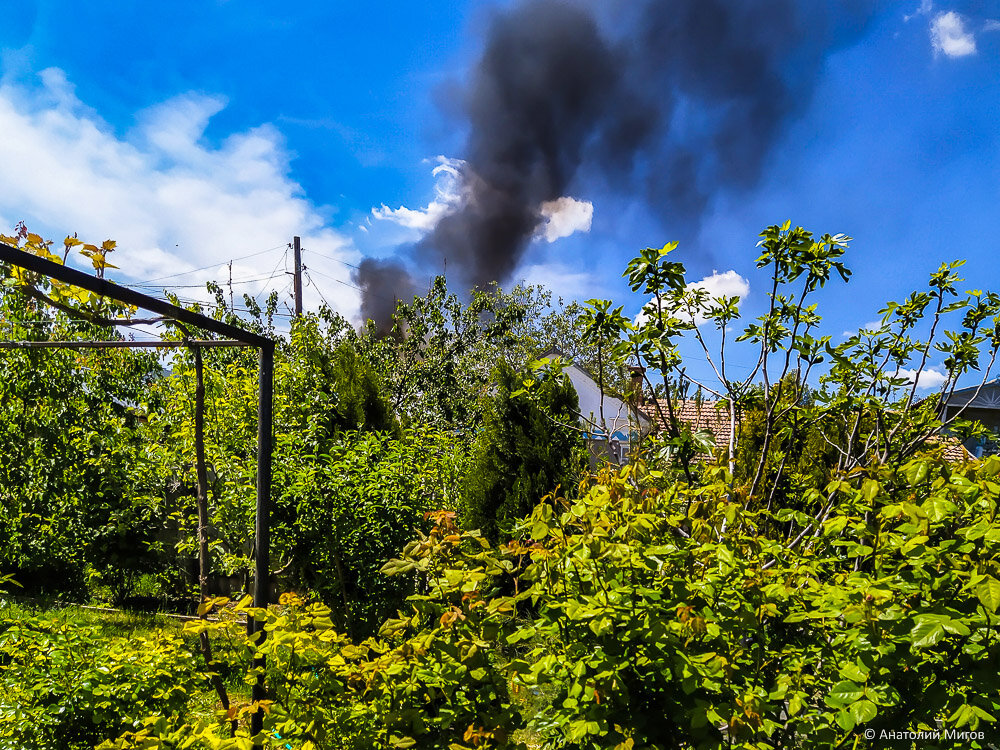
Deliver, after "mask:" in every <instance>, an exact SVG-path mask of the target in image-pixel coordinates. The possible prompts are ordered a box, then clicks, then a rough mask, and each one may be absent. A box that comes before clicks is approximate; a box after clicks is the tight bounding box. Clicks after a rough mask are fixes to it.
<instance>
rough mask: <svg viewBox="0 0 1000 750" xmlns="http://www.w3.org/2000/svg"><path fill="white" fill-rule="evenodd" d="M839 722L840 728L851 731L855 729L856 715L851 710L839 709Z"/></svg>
mask: <svg viewBox="0 0 1000 750" xmlns="http://www.w3.org/2000/svg"><path fill="white" fill-rule="evenodd" d="M837 723H838V724H839V725H840V728H841V729H843V730H844V731H845V732H850V731H851V730H852V729H854V724H855V722H854V716H852V715H851V712H850V711H838V712H837Z"/></svg>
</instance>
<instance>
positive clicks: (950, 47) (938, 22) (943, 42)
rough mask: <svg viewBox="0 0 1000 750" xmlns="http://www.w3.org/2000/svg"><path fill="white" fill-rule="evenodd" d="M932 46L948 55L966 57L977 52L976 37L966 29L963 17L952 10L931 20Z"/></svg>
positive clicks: (938, 51)
mask: <svg viewBox="0 0 1000 750" xmlns="http://www.w3.org/2000/svg"><path fill="white" fill-rule="evenodd" d="M931 47H933V48H934V52H935V53H942V54H944V55H947V56H948V57H965V56H966V55H973V54H975V52H976V38H975V37H974V36H973V35H972V33H971V32H969V31H966V29H965V22H964V21H963V20H962V17H961V16H960V15H958V13H956V12H955V11H953V10H950V11H948V12H947V13H939V14H938V15H936V16H935V17H934V19H933V20H932V21H931Z"/></svg>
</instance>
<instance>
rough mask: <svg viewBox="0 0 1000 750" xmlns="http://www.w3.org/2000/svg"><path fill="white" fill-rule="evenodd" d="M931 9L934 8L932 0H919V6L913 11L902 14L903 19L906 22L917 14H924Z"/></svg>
mask: <svg viewBox="0 0 1000 750" xmlns="http://www.w3.org/2000/svg"><path fill="white" fill-rule="evenodd" d="M932 10H934V2H933V0H920V5H919V7H918V8H917V9H916V10H915V11H913V13H911V14H909V15H904V16H903V21H904V22H906V23H909V22H910V21H912V20H913V19H914V18H916V17H917V16H926V15H927V14H928V13H930V12H931V11H932Z"/></svg>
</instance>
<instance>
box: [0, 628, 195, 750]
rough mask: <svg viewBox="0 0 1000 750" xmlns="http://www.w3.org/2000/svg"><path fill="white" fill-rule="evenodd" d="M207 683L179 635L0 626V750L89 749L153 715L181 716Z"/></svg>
mask: <svg viewBox="0 0 1000 750" xmlns="http://www.w3.org/2000/svg"><path fill="white" fill-rule="evenodd" d="M205 685H206V681H205V679H204V677H203V676H201V675H200V674H199V672H198V670H197V667H196V661H195V655H194V654H193V653H192V652H191V651H190V650H189V649H188V648H187V646H186V645H185V643H184V641H183V639H182V638H181V636H180V635H177V634H170V633H159V634H155V635H153V636H143V637H137V638H133V637H120V638H111V639H107V638H106V637H105V636H104V635H103V634H102V632H101V629H100V628H98V627H96V626H94V625H86V624H80V623H73V622H69V621H66V620H63V619H60V618H58V617H55V616H51V615H50V616H40V617H36V618H31V619H28V618H19V619H17V620H12V619H7V620H0V750H24V749H25V748H33V749H37V750H75V749H76V748H88V749H89V748H93V747H94V745H96V744H97V743H98V742H100V741H101V740H102V739H105V738H108V737H116V736H118V735H119V734H120V733H121V732H123V731H124V730H126V729H127V728H130V727H131V726H132V725H133V722H134V721H136V720H137V719H139V718H141V717H145V716H148V715H150V714H159V715H162V716H178V715H183V714H185V713H186V712H187V711H188V709H189V707H190V701H191V698H192V696H193V694H195V693H196V692H197V691H199V690H202V689H204V688H205Z"/></svg>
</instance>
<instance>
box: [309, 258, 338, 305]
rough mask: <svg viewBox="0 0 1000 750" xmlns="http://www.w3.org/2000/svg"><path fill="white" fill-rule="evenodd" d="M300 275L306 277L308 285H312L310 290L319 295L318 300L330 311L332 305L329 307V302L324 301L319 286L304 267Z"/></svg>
mask: <svg viewBox="0 0 1000 750" xmlns="http://www.w3.org/2000/svg"><path fill="white" fill-rule="evenodd" d="M302 273H304V274H305V275H306V277H307V278H308V279H309V283H310V284H311V285H312V288H313V289H315V290H316V294H318V295H319V298H320V299H321V300H323V304H324V305H326V306H327V307H329V308H330V309H331V310H332V309H333V305H331V304H330V303H329V302H327V301H326V297H324V296H323V292H321V291H320V288H319V284H317V283H316V281H315V279H313V277H312V276H311V275H310V274H309V271H308V270H306V267H305V266H303V267H302Z"/></svg>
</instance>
